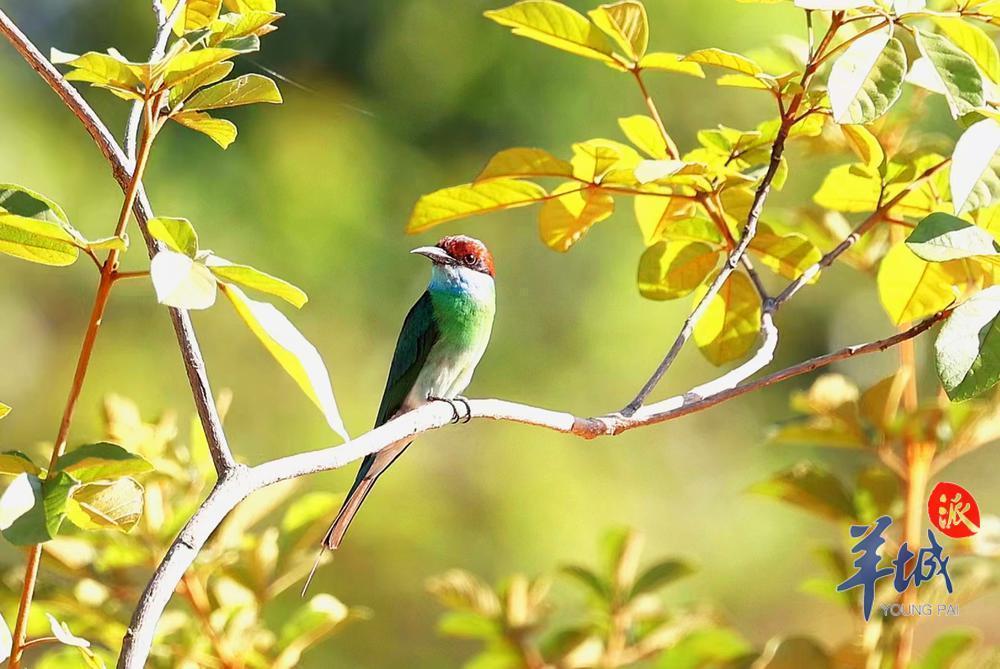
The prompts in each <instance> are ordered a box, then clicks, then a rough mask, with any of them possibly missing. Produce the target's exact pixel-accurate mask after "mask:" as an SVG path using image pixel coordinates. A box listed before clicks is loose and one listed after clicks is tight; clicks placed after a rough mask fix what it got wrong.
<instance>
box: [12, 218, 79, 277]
mask: <svg viewBox="0 0 1000 669" xmlns="http://www.w3.org/2000/svg"><path fill="white" fill-rule="evenodd" d="M0 253H6V254H7V255H9V256H13V257H15V258H20V259H22V260H28V261H31V262H34V263H38V264H40V265H49V266H51V267H65V266H67V265H72V264H73V263H74V262H76V259H77V258H78V257H79V256H80V249H79V247H78V246H77V240H75V239H74V238H73V236H71V235H70V234H69V233H68V232H66V230H65V228H64V227H63V226H62V225H59V224H57V223H50V222H49V221H44V220H39V219H35V218H27V217H25V216H17V215H15V214H8V213H5V212H0Z"/></svg>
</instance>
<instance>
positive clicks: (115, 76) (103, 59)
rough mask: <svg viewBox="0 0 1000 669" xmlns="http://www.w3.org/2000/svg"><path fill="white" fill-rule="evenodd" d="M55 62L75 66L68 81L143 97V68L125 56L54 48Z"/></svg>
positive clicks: (53, 60) (68, 74)
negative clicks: (72, 52)
mask: <svg viewBox="0 0 1000 669" xmlns="http://www.w3.org/2000/svg"><path fill="white" fill-rule="evenodd" d="M51 60H52V62H53V63H57V64H61V65H68V66H70V67H72V68H74V69H73V70H72V71H71V72H68V73H67V74H66V77H65V78H66V80H67V81H83V82H87V83H89V84H93V85H94V86H99V87H102V88H110V89H112V90H119V91H123V92H129V93H132V94H133V95H135V96H136V97H137V98H138V99H141V95H140V91H141V90H142V85H143V82H142V79H141V77H140V74H141V72H142V70H141V69H140V68H139V67H136V66H134V65H133V64H132V63H129V62H128V61H126V60H125V59H124V58H120V57H117V54H116V55H111V54H108V53H98V52H96V51H90V52H88V53H85V54H83V55H82V56H74V55H72V54H63V53H62V52H57V51H56V50H55V49H53V52H52V58H51Z"/></svg>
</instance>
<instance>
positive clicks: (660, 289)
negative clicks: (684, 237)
mask: <svg viewBox="0 0 1000 669" xmlns="http://www.w3.org/2000/svg"><path fill="white" fill-rule="evenodd" d="M720 256H721V251H720V250H719V249H717V248H712V247H711V246H709V245H708V244H705V243H702V242H697V241H659V242H656V243H655V244H653V245H652V246H650V247H649V248H647V249H646V250H645V252H643V254H642V257H641V258H639V277H638V281H639V292H640V293H642V296H643V297H647V298H649V299H651V300H673V299H676V298H678V297H683V296H685V295H688V294H690V293H692V292H693V291H694V290H696V289H697V288H698V287H699V286H700V285H702V283H704V282H705V279H706V278H707V277H708V275H709V274H711V273H712V271H713V270H714V269H715V268H716V266H717V265H718V264H719V257H720Z"/></svg>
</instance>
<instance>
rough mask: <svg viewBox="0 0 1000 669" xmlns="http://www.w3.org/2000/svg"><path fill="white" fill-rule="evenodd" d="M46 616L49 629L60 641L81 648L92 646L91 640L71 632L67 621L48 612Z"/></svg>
mask: <svg viewBox="0 0 1000 669" xmlns="http://www.w3.org/2000/svg"><path fill="white" fill-rule="evenodd" d="M45 617H46V618H48V619H49V629H51V630H52V636H54V637H55V638H56V639H58V640H59V642H60V643H62V644H64V645H67V646H78V647H80V648H89V647H90V642H89V641H87V640H86V639H81V638H80V637H78V636H76V635H75V634H73V633H72V632H70V630H69V626H68V625H67V624H66V623H63V622H59V621H58V620H56V619H55V617H53V616H52V614H51V613H46V614H45Z"/></svg>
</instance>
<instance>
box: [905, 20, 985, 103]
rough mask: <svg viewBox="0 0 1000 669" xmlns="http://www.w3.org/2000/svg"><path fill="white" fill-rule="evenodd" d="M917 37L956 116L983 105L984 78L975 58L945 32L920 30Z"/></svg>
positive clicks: (921, 51) (921, 49) (918, 46)
mask: <svg viewBox="0 0 1000 669" xmlns="http://www.w3.org/2000/svg"><path fill="white" fill-rule="evenodd" d="M916 41H917V48H918V49H919V50H920V54H921V55H922V56H923V57H924V58H926V59H927V60H928V61H929V62H930V64H931V65H932V66H933V69H934V72H935V73H936V75H937V77H938V79H939V80H940V82H941V86H942V87H943V89H944V91H945V97H946V98H947V100H948V107H949V108H950V109H951V114H952V116H954V117H956V118H957V117H959V116H962V115H963V114H967V113H969V112H971V111H974V110H975V109H976V107H982V106H983V101H984V99H983V79H982V76H980V74H979V69H978V68H977V67H976V64H975V62H973V60H972V58H970V57H969V56H968V55H967V54H966V53H965V52H964V51H962V50H961V49H959V48H958V47H957V46H955V45H954V44H952V43H951V42H950V41H948V39H947V38H945V37H942V36H941V35H935V34H934V33H927V32H923V31H920V30H917V31H916Z"/></svg>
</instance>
